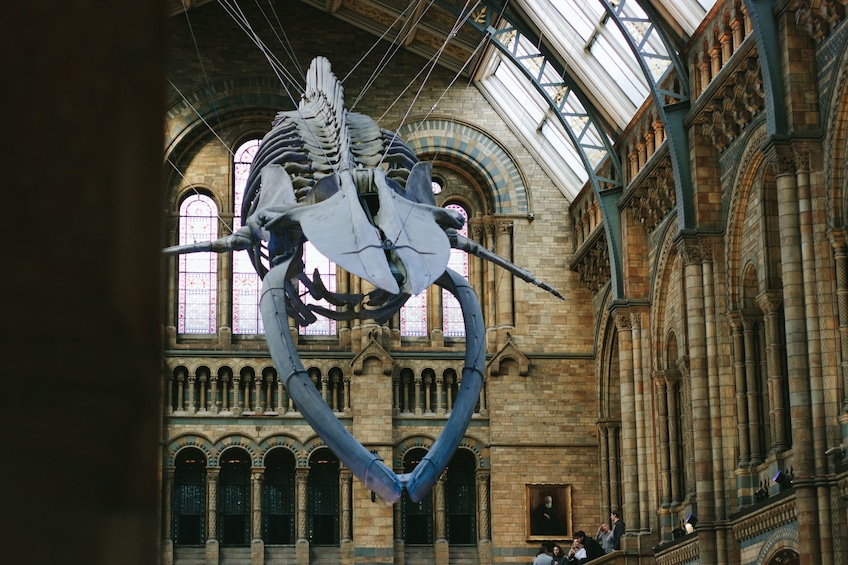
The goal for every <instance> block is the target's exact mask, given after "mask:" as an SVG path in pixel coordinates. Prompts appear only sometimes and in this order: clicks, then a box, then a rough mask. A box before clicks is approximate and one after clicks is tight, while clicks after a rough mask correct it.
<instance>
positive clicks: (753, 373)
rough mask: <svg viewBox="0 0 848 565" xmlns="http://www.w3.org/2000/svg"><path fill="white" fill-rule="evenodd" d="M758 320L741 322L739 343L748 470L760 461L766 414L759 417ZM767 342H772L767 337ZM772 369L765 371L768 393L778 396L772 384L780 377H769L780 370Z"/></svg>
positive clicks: (748, 318)
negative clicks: (741, 348) (762, 423)
mask: <svg viewBox="0 0 848 565" xmlns="http://www.w3.org/2000/svg"><path fill="white" fill-rule="evenodd" d="M757 321H758V320H757V319H756V318H752V317H750V316H749V317H746V318H743V320H742V340H743V343H744V347H745V350H744V355H745V381H744V383H743V386H742V392H743V393H744V394H745V399H746V402H745V415H746V416H747V417H746V419H745V428H746V430H745V444H746V445H747V446H748V465H749V466H750V467H756V466H757V465H759V464H760V463H762V462H763V451H764V450H763V446H762V442H761V441H760V437H761V433H760V431H761V430H760V422H761V418H763V417H764V416H765V414H760V411H761V410H760V393H759V388H760V387H759V385H758V384H757V381H758V379H759V372H760V367H761V364H759V363H757V349H758V347H757V338H758V335H757ZM768 333H769V332H768V330H766V334H768ZM766 340H767V342H768V343H771V341H770V340H769V339H768V338H766ZM767 348H768V347H767ZM766 367H770V363H766ZM774 370H775V373H772V371H771V370H769V369H767V373H768V375H769V389H770V393H769V394H770V395H771V394H777V395H779V394H780V388H779V386H777V385H776V384H775V383H777V382H779V380H780V378H779V376H777V377H775V378H772V376H773V375H775V374H776V375H779V374H780V372H781V371H780V370H779V369H778V368H775V369H774ZM775 387H777V388H775ZM775 391H776V392H775ZM770 406H771V409H770V410H769V412H770V413H771V414H770V419H771V420H773V419H774V417H775V416H774V413H775V410H774V404H770ZM773 424H774V422H773V421H772V422H771V424H770V426H769V427H770V428H771V429H775V428H774V425H773Z"/></svg>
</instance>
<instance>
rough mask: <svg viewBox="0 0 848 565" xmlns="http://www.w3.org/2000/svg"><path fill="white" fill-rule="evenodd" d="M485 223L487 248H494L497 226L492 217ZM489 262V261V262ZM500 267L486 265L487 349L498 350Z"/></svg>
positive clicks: (485, 309)
mask: <svg viewBox="0 0 848 565" xmlns="http://www.w3.org/2000/svg"><path fill="white" fill-rule="evenodd" d="M487 220H488V221H486V222H485V223H484V224H483V230H484V231H485V232H486V244H485V247H486V249H492V248H493V247H494V246H495V226H494V223H493V222H492V219H491V218H487ZM487 263H488V262H487ZM499 269H500V267H494V266H493V265H490V264H487V265H486V292H485V293H484V294H483V300H484V302H485V305H486V306H485V308H483V317H484V318H485V320H486V350H487V351H492V352H494V351H497V336H496V334H497V331H496V328H497V325H498V318H497V307H496V305H495V304H496V302H495V294H496V292H495V280H496V279H495V277H496V271H498V270H499Z"/></svg>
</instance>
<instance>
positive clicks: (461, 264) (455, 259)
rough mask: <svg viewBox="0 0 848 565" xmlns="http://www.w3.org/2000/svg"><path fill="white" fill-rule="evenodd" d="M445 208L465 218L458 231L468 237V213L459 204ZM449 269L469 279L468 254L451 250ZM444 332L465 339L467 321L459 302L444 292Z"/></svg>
mask: <svg viewBox="0 0 848 565" xmlns="http://www.w3.org/2000/svg"><path fill="white" fill-rule="evenodd" d="M445 208H447V209H449V210H456V211H457V212H459V213H460V214H462V216H463V217H464V218H465V223H464V224H463V225H462V228H461V229H459V230H457V232H458V233H459V234H460V235H463V236H465V237H468V212H467V211H466V210H465V208H463V207H462V206H460V205H459V204H448V205H447V206H445ZM448 268H449V269H452V270H453V271H456V272H457V273H459V274H460V275H461V276H463V277H465V278H466V279H467V278H468V254H467V253H466V252H465V251H461V250H459V249H451V252H450V259H448ZM442 330H443V331H444V335H445V337H465V321H464V319H463V317H462V309H461V308H460V307H459V301H458V300H457V299H456V297H455V296H454V295H453V294H451V293H450V292H448V291H446V290H443V291H442Z"/></svg>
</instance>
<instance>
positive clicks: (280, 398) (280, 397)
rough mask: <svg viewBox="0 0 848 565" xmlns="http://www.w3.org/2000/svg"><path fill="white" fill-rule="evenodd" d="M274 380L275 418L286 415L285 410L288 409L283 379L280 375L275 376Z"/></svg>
mask: <svg viewBox="0 0 848 565" xmlns="http://www.w3.org/2000/svg"><path fill="white" fill-rule="evenodd" d="M274 378H275V383H276V385H277V416H282V415H283V414H285V413H286V408H287V407H288V406H287V405H288V401H287V399H286V396H287V394H286V389H285V387H284V386H283V379H282V377H281V376H280V375H277V376H276V377H274Z"/></svg>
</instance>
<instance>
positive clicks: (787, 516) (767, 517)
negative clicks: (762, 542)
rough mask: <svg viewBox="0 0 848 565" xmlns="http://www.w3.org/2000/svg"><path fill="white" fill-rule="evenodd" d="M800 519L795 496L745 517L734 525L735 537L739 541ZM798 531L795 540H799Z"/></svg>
mask: <svg viewBox="0 0 848 565" xmlns="http://www.w3.org/2000/svg"><path fill="white" fill-rule="evenodd" d="M797 520H798V512H797V508H796V504H795V498H794V497H793V498H789V499H786V500H785V501H782V502H780V503H778V504H775V505H774V506H771V507H769V508H764V509H762V510H761V511H759V512H757V513H755V514H752V515H751V516H749V517H747V518H744V519H742V520H740V521H739V522H737V523H736V524H734V525H733V537H734V538H735V539H736V540H737V541H740V542H741V541H744V540H747V539H751V538H754V537H757V536H760V535H763V534H766V533H768V532H771V531H773V530H776V529H777V528H779V527H780V526H783V525H786V524H789V523H791V522H795V521H797ZM797 535H798V534H797V531H796V533H795V536H796V537H795V541H796V542H797V539H798V538H797Z"/></svg>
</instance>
